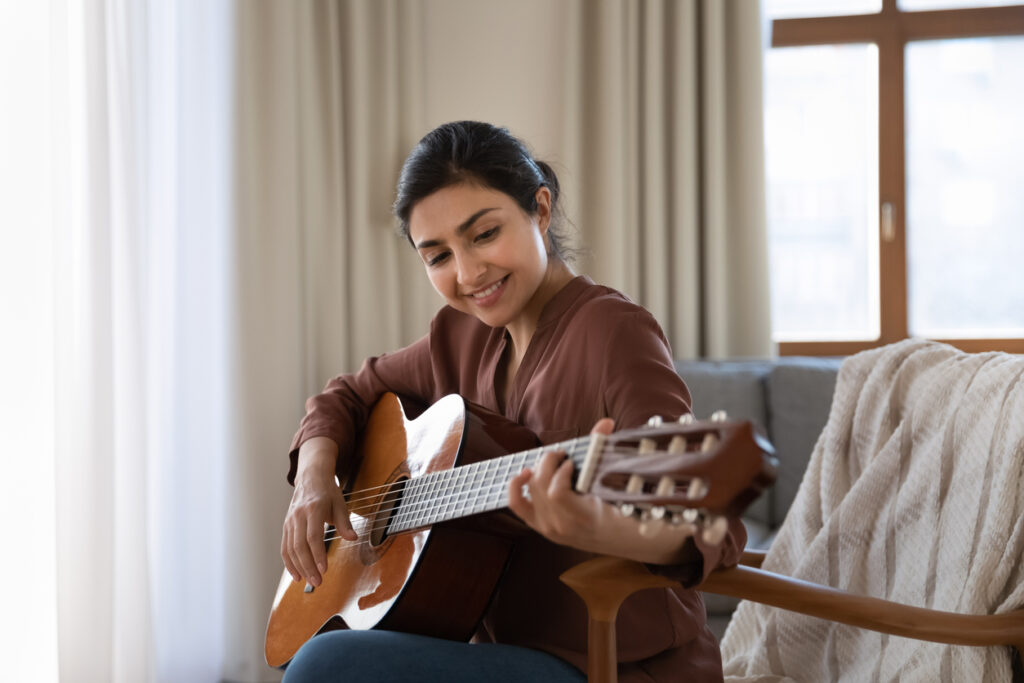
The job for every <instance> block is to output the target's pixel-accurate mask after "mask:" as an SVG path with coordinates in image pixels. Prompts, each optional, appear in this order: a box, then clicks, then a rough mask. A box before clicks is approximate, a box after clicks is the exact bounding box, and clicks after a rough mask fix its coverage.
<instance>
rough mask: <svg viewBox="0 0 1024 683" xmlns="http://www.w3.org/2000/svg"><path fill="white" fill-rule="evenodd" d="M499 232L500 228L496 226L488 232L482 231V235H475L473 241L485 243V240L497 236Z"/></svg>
mask: <svg viewBox="0 0 1024 683" xmlns="http://www.w3.org/2000/svg"><path fill="white" fill-rule="evenodd" d="M499 230H501V226H500V225H496V226H494V227H493V228H491V229H490V230H484V231H483V232H482V233H480V234H479V235H477V236H476V238H475V239H474V240H473V241H474V242H486V241H487V240H489V239H491V238H492V237H495V236H496V235H497V234H498V231H499Z"/></svg>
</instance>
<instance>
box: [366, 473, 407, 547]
mask: <svg viewBox="0 0 1024 683" xmlns="http://www.w3.org/2000/svg"><path fill="white" fill-rule="evenodd" d="M408 479H409V477H401V478H399V479H396V480H395V481H394V482H392V484H391V486H389V487H388V490H387V492H386V493H385V494H384V495H383V496H381V499H380V506H379V507H378V508H377V512H376V514H374V516H373V524H371V525H370V545H371V546H378V545H381V544H382V543H384V542H385V541H386V540H387V539H388V536H389V535H390V533H389V532H390V530H391V524H392V522H394V520H395V515H396V514H397V513H398V509H399V507H400V506H401V502H402V493H403V491H405V482H406V481H407V480H408Z"/></svg>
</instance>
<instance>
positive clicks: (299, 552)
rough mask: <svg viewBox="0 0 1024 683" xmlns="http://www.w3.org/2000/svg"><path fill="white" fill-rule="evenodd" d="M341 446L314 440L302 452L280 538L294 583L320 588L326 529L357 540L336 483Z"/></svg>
mask: <svg viewBox="0 0 1024 683" xmlns="http://www.w3.org/2000/svg"><path fill="white" fill-rule="evenodd" d="M337 459H338V446H337V444H336V443H334V441H332V440H331V439H328V438H326V437H322V436H321V437H313V438H312V439H309V440H307V441H306V442H304V443H303V444H302V446H301V447H300V448H299V457H298V466H297V469H296V473H295V492H294V493H293V494H292V502H291V504H290V505H289V506H288V514H287V515H285V519H284V530H283V534H282V537H281V558H282V559H283V560H284V566H285V568H286V569H287V570H288V573H289V574H291V576H292V578H293V579H294V580H295V581H301V580H303V578H305V580H306V581H307V582H309V583H310V584H311V585H313V586H319V585H320V581H321V575H322V574H323V573H324V572H325V571H327V551H326V549H325V548H324V525H325V524H333V525H334V527H335V528H336V529H337V533H338V535H340V536H341V537H342V538H345V539H347V540H350V541H355V540H356V539H357V538H358V537H357V536H356V532H355V531H353V529H352V525H351V523H350V522H349V513H348V506H347V505H346V504H345V497H344V496H343V495H342V492H341V487H340V486H338V483H337V480H336V479H335V473H334V468H335V464H336V462H337Z"/></svg>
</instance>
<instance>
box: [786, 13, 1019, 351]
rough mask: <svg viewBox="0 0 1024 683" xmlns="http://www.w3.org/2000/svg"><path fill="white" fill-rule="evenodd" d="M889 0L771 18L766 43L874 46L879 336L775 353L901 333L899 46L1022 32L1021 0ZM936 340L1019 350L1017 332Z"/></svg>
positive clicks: (884, 340)
mask: <svg viewBox="0 0 1024 683" xmlns="http://www.w3.org/2000/svg"><path fill="white" fill-rule="evenodd" d="M896 2H897V0H882V9H881V11H880V12H877V13H874V14H858V15H844V16H831V17H810V18H799V19H775V20H773V21H772V40H771V47H772V48H779V47H806V46H811V45H838V44H847V43H874V44H875V45H877V46H878V88H879V92H878V145H879V150H878V184H879V187H878V190H879V191H878V206H877V207H876V210H877V211H878V216H879V220H878V225H879V234H878V248H879V254H878V257H879V283H878V284H879V297H880V300H879V308H880V320H879V330H880V333H879V338H878V339H876V340H873V341H799V342H796V341H790V342H779V343H778V347H779V354H780V355H783V356H796V355H799V356H845V355H850V354H853V353H858V352H860V351H864V350H867V349H871V348H876V347H878V346H883V345H885V344H891V343H893V342H897V341H899V340H901V339H906V338H907V336H908V335H909V323H908V319H907V249H906V230H905V228H906V222H905V215H906V136H905V103H904V95H905V92H906V90H905V85H904V55H905V51H906V46H907V44H908V43H910V42H913V41H920V40H942V39H951V38H981V37H993V36H1014V35H1024V4H1022V5H1011V6H1003V7H979V8H968V9H944V10H929V11H903V10H900V9H899V7H898V6H897V4H896ZM886 203H888V204H890V205H891V207H892V214H891V220H890V221H889V223H888V225H887V224H884V223H883V221H882V207H883V206H884V205H885V204H886ZM887 230H888V234H886V231H887ZM938 341H941V342H944V343H947V344H951V345H952V346H956V347H957V348H960V349H962V350H964V351H967V352H971V353H974V352H981V351H1007V352H1010V353H1024V339H1013V338H1008V339H940V340H938Z"/></svg>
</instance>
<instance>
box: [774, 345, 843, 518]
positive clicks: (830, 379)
mask: <svg viewBox="0 0 1024 683" xmlns="http://www.w3.org/2000/svg"><path fill="white" fill-rule="evenodd" d="M841 363H842V359H838V358H803V357H800V358H797V357H789V358H780V359H779V360H778V362H777V363H776V364H775V366H774V367H773V368H772V369H771V372H770V373H769V375H768V378H767V385H766V390H767V391H766V395H767V401H768V420H769V434H770V435H771V439H772V442H773V444H774V445H775V454H776V456H777V457H778V459H779V469H778V475H777V478H776V481H775V486H774V487H773V491H774V496H773V499H772V510H771V513H770V515H769V518H768V524H769V525H770V526H771V527H772V528H777V527H779V526H780V525H781V524H782V521H783V519H785V516H786V511H787V510H789V507H790V505H792V503H793V498H794V497H795V496H796V491H797V489H798V488H799V487H800V482H801V480H802V479H803V476H804V471H805V470H806V469H807V462H808V460H809V459H810V455H811V451H812V450H814V445H815V443H817V441H818V436H819V435H820V434H821V431H822V429H823V428H824V426H825V422H826V421H827V420H828V414H829V410H830V408H831V405H832V393H833V391H834V390H835V385H836V374H837V373H838V372H839V366H840V364H841Z"/></svg>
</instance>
